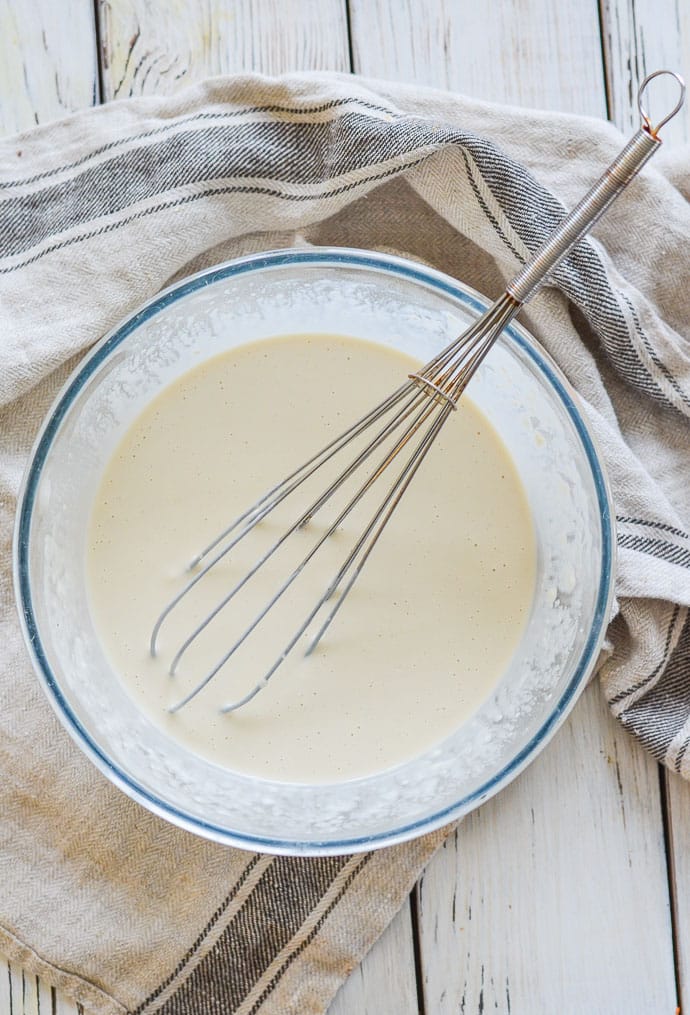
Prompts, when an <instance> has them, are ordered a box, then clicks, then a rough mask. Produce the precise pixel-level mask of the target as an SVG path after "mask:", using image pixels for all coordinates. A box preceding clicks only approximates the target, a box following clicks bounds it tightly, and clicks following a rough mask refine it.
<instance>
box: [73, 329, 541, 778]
mask: <svg viewBox="0 0 690 1015" xmlns="http://www.w3.org/2000/svg"><path fill="white" fill-rule="evenodd" d="M418 366H419V364H417V363H416V362H415V361H413V360H410V359H409V358H408V357H407V356H405V355H403V354H401V353H398V352H396V351H394V350H391V349H388V348H384V347H382V346H378V345H373V344H371V343H368V342H364V341H360V340H357V339H349V338H345V337H341V336H332V335H324V336H321V335H309V336H299V335H295V336H287V337H280V338H275V339H269V340H265V341H261V342H256V343H252V344H251V345H246V346H242V347H240V348H238V349H235V350H231V351H229V352H227V353H224V354H223V355H221V356H219V357H216V358H215V359H213V360H210V361H208V362H206V363H204V364H202V365H201V366H199V367H197V368H196V369H193V370H191V371H190V372H189V373H187V374H186V375H184V376H183V377H182V378H181V379H179V380H178V381H177V382H175V383H174V384H173V385H171V386H170V387H169V388H167V389H166V390H165V391H163V392H162V393H161V394H160V395H159V397H158V398H156V399H155V400H154V401H153V402H152V403H151V404H150V405H149V406H148V407H147V409H146V410H145V411H144V412H143V413H142V415H141V416H140V417H139V418H138V419H137V420H136V421H135V423H134V424H133V426H132V427H131V428H130V430H129V431H128V432H127V434H126V435H125V437H124V439H123V441H122V442H121V444H120V446H119V447H118V449H117V451H116V453H115V454H114V456H113V458H112V459H111V461H110V463H109V464H108V466H107V468H106V471H105V474H104V477H103V480H102V482H101V485H100V488H99V491H98V493H97V497H96V500H95V504H94V508H93V514H92V521H91V527H90V531H89V534H88V544H89V545H88V553H87V569H88V581H89V590H90V599H91V606H92V611H93V615H94V620H95V623H96V628H97V630H98V632H99V634H100V637H101V640H102V643H103V645H104V648H105V651H106V653H107V655H108V657H109V659H110V660H111V663H112V666H113V669H114V671H115V672H116V674H117V675H118V677H119V679H121V680H122V681H123V682H124V684H125V685H126V687H127V689H128V691H129V693H130V694H131V696H132V697H133V698H134V699H135V700H136V702H137V703H138V705H139V707H140V708H141V709H142V710H143V711H144V712H146V713H147V714H148V715H149V716H150V718H151V719H152V721H153V722H154V723H156V724H157V725H159V726H160V727H162V728H163V729H164V730H165V731H166V732H167V733H168V734H169V735H170V736H171V737H173V738H175V739H177V740H178V741H180V742H182V743H183V744H185V745H187V746H188V747H189V748H190V749H191V750H193V751H195V752H197V753H198V754H200V755H203V756H204V757H206V758H208V759H210V760H212V761H214V762H216V763H218V764H219V765H223V766H226V767H229V768H232V769H234V770H236V771H240V772H246V773H249V774H253V775H258V776H262V777H265V778H270V779H277V780H285V781H298V782H324V781H332V780H341V779H347V778H353V777H357V776H362V775H367V774H370V773H371V772H374V771H378V770H380V769H383V768H387V767H389V766H392V765H395V764H398V763H400V762H402V761H405V760H407V759H409V758H410V757H412V756H414V755H416V754H419V753H420V752H422V751H424V750H425V749H427V748H428V747H430V746H431V745H433V744H434V743H437V742H439V741H441V740H442V739H443V738H445V737H446V736H447V735H448V734H449V733H451V732H452V731H453V730H454V729H456V728H457V727H458V726H459V725H460V724H461V723H462V722H463V721H464V720H465V719H467V718H468V717H469V716H470V715H471V714H472V713H473V712H474V711H475V710H476V709H477V708H478V707H479V705H480V704H481V703H482V701H483V700H484V699H485V698H486V697H487V696H488V694H489V693H490V692H491V690H492V688H493V687H494V686H495V684H496V682H497V681H498V680H499V678H500V677H501V675H502V673H503V672H504V670H505V668H506V665H507V663H508V661H509V659H510V656H511V654H512V653H513V651H514V649H515V648H516V646H517V644H518V641H519V638H520V635H521V633H522V630H523V628H524V625H525V623H526V620H527V617H528V614H529V610H530V606H531V602H532V596H533V589H534V577H535V542H534V534H533V528H532V520H531V516H530V511H529V507H528V505H527V502H526V499H525V495H524V492H523V489H522V485H521V482H520V480H519V478H518V476H517V473H516V471H515V469H514V467H513V465H512V462H511V460H510V458H509V456H508V453H507V451H506V449H505V447H504V446H503V444H502V442H501V440H500V438H499V437H498V435H497V434H496V433H495V431H494V430H493V428H492V427H491V425H490V424H489V423H488V421H487V420H486V418H485V417H484V416H483V415H482V414H481V413H480V412H479V410H478V409H477V408H476V407H475V406H474V404H473V403H472V401H471V400H470V399H469V398H467V396H465V397H464V399H463V400H462V401H461V404H460V406H459V410H458V412H456V413H453V414H452V416H451V418H450V419H449V421H448V423H447V424H446V426H445V428H444V430H443V431H442V433H441V436H440V437H439V438H438V440H437V442H436V444H435V445H434V447H433V448H432V450H431V452H430V454H429V455H428V456H427V459H426V461H425V462H424V464H423V465H422V467H421V469H420V471H419V472H418V474H417V476H416V477H415V479H414V481H413V483H412V484H411V486H410V487H409V489H408V490H407V492H406V494H405V496H404V498H403V500H402V501H401V503H400V504H399V506H398V508H397V509H396V512H395V514H394V516H393V519H392V521H391V523H390V524H389V526H388V528H387V530H386V531H385V533H384V535H383V536H382V538H381V539H380V540H379V542H378V544H377V546H376V548H375V550H374V552H373V553H372V555H371V557H370V559H369V561H368V563H367V565H366V568H365V569H364V571H363V573H362V575H361V576H360V578H359V580H358V581H357V583H356V584H355V586H354V589H353V591H352V592H351V593H350V595H349V597H348V600H347V602H346V603H345V605H344V606H343V609H342V610H341V611H340V613H339V614H338V616H337V618H336V620H335V621H334V623H333V625H332V626H331V628H329V631H328V633H327V634H326V636H325V637H324V639H323V641H322V642H321V643H320V645H319V646H318V648H317V649H316V651H315V652H314V653H313V654H312V655H310V656H309V657H306V658H305V657H304V648H305V647H306V644H307V643H308V642H307V641H304V642H302V643H300V644H298V645H297V646H296V648H295V650H294V651H293V653H292V654H291V655H290V656H289V657H288V659H287V660H286V662H285V663H284V664H283V666H282V667H281V668H280V669H279V670H278V671H277V672H276V674H275V676H274V677H273V678H272V680H271V681H270V683H269V684H268V685H267V686H266V687H265V688H264V690H262V691H261V693H260V694H259V695H258V696H257V697H256V698H255V699H254V700H253V701H252V702H250V703H249V704H248V705H246V706H245V707H244V708H243V709H241V710H240V711H238V712H235V713H231V714H228V715H222V714H219V707H220V706H222V705H224V704H227V703H228V702H230V701H233V700H235V699H237V698H238V697H240V696H242V695H243V694H244V693H245V692H247V691H248V690H250V688H251V687H252V686H253V685H254V684H255V683H256V681H257V680H258V679H260V678H261V676H262V675H263V673H264V672H265V671H266V670H267V669H268V667H269V666H270V665H271V663H273V662H274V660H275V659H276V657H277V656H278V655H279V654H280V651H281V649H282V648H283V647H284V645H285V644H286V643H287V642H288V641H289V639H290V637H291V635H292V633H293V631H294V630H295V629H296V627H297V626H298V625H299V623H300V622H301V621H302V619H303V618H304V617H305V616H306V615H307V613H308V612H309V611H310V609H311V607H312V605H313V603H314V602H315V601H316V599H317V598H318V596H319V595H320V594H321V593H322V591H323V589H324V587H325V586H326V584H327V583H328V581H329V580H330V578H331V577H332V576H333V575H334V574H335V572H336V571H337V569H338V567H339V566H340V563H341V562H342V560H343V559H344V557H345V556H346V554H347V553H348V551H349V549H350V547H351V545H352V541H353V538H354V537H355V535H356V534H359V532H360V531H361V528H362V526H363V525H364V523H365V521H366V519H367V518H368V517H370V515H371V513H372V510H373V507H374V502H373V501H370V502H368V503H367V504H365V505H363V511H362V512H359V513H355V514H354V515H353V516H351V517H350V518H348V520H347V521H346V523H345V524H344V526H343V528H342V530H339V531H338V532H337V533H336V534H335V535H334V536H333V537H331V538H330V539H329V540H328V541H327V544H326V545H325V546H324V548H323V549H322V550H321V551H319V553H318V554H317V556H316V558H315V560H314V564H313V565H310V567H308V568H306V569H305V572H304V573H303V575H301V577H300V580H299V583H296V586H295V588H294V594H293V595H288V596H285V597H284V598H283V600H281V603H280V604H279V607H278V608H276V609H275V610H273V611H271V614H270V620H268V621H267V622H265V623H262V624H261V626H260V627H258V628H257V630H256V631H255V632H254V634H253V635H252V636H251V637H250V638H249V639H248V640H247V641H246V642H245V644H244V645H243V646H242V648H241V649H240V650H239V651H238V653H237V654H236V656H235V657H233V659H232V660H231V661H230V662H229V663H228V664H227V665H226V666H225V667H224V668H223V669H222V670H221V671H220V672H219V674H218V675H217V676H216V677H215V678H214V679H213V681H211V683H210V684H209V685H208V686H207V687H206V688H205V690H204V691H202V692H201V693H200V694H199V695H198V696H197V697H196V698H195V699H194V700H193V701H191V702H190V703H189V704H188V705H186V706H185V707H184V708H182V709H181V710H180V711H179V712H177V713H175V714H170V713H169V712H168V708H169V707H170V706H171V705H174V704H175V703H176V702H178V701H179V700H180V699H181V698H182V697H183V696H184V695H185V693H186V692H187V691H188V690H190V689H191V688H192V687H193V686H194V685H195V684H196V683H197V682H198V681H199V680H200V679H201V678H202V677H203V675H204V674H205V673H206V672H207V671H208V670H209V669H210V668H211V666H212V665H213V664H214V663H215V662H216V661H217V660H218V659H219V658H220V657H221V656H222V655H224V653H225V652H226V651H227V649H228V648H229V647H230V645H231V644H232V643H233V642H234V641H235V640H236V638H237V637H238V636H239V634H240V633H241V632H242V630H243V628H244V627H245V626H246V624H247V623H249V621H250V620H251V619H252V618H253V617H254V616H255V615H256V614H257V613H258V612H259V610H260V609H261V608H262V606H263V605H264V604H265V602H266V601H267V599H268V598H269V597H270V595H272V591H273V590H274V589H275V588H276V587H277V586H278V584H279V583H280V582H282V580H283V579H284V578H285V576H286V575H287V574H288V573H289V570H290V569H291V568H292V567H294V565H295V564H296V563H297V561H298V560H299V559H300V557H302V556H304V554H305V553H306V552H307V551H308V549H309V547H310V546H311V545H312V541H313V539H314V538H315V536H318V534H319V533H320V532H323V530H324V527H325V526H326V525H327V523H328V520H329V518H332V517H333V514H332V512H331V513H330V514H329V513H328V512H324V516H323V517H322V516H321V515H317V516H316V518H315V519H314V520H313V521H312V522H311V523H310V524H309V525H308V526H307V527H306V528H305V529H304V530H302V531H300V532H298V533H297V534H296V535H295V536H294V537H291V539H290V540H289V541H288V542H287V543H286V544H285V546H284V547H283V548H282V550H281V552H280V553H279V554H277V555H276V558H275V559H272V560H271V561H270V562H269V564H267V565H266V567H265V568H264V569H262V571H261V572H260V573H259V574H258V575H257V576H256V577H255V578H254V579H253V580H252V581H251V582H250V583H249V584H248V586H247V587H246V589H245V590H243V593H242V594H241V595H240V596H238V597H237V598H236V599H235V600H233V602H232V603H231V604H230V605H229V606H228V607H227V608H226V609H225V610H223V611H222V612H221V613H220V614H219V615H218V616H217V617H216V618H215V620H214V621H213V622H212V624H211V625H210V626H209V628H208V629H207V630H206V631H205V632H204V633H203V635H202V636H200V637H199V638H198V639H197V640H196V641H195V642H194V644H193V645H192V646H191V648H190V649H189V651H188V652H187V653H186V654H185V656H184V657H183V659H182V661H181V663H180V666H179V671H178V673H177V674H176V676H175V677H170V676H169V674H168V667H169V665H170V662H171V659H172V656H173V655H174V653H175V652H176V651H177V649H178V648H179V646H180V645H181V644H182V642H183V640H184V639H185V637H186V636H187V634H189V633H190V632H191V631H192V630H193V629H194V627H195V624H196V623H197V622H198V620H199V619H200V618H201V617H203V616H204V615H205V614H206V613H207V612H208V611H209V610H211V609H212V608H213V607H214V606H215V605H216V604H217V603H218V602H219V600H220V599H222V598H223V596H224V595H225V594H226V593H227V592H228V590H229V589H230V588H231V587H232V585H233V584H234V583H235V582H236V581H237V580H238V578H239V577H241V575H242V574H243V573H245V572H246V570H248V568H249V567H250V565H251V564H252V563H253V562H254V561H255V560H256V559H257V557H258V556H260V554H261V552H262V551H263V550H264V549H265V548H267V547H268V545H269V544H270V542H271V541H272V540H273V539H275V538H276V537H277V535H279V534H280V533H281V532H282V531H284V529H285V527H286V526H287V525H288V524H289V523H290V521H292V520H294V519H295V518H296V517H297V516H298V514H299V512H300V510H303V509H304V507H305V506H306V505H307V503H309V499H311V498H313V496H314V495H315V494H316V492H317V491H319V490H321V489H323V487H324V486H325V485H326V483H327V481H328V478H327V477H326V476H324V474H323V473H322V474H320V475H319V476H318V477H317V481H316V484H315V485H313V484H312V485H311V486H309V485H308V484H307V488H306V489H305V490H304V491H303V492H302V493H301V494H300V495H299V496H293V497H292V498H289V499H288V500H287V501H286V502H285V504H284V505H282V506H281V508H280V509H279V511H277V512H276V514H275V516H272V517H271V520H270V521H266V522H264V523H262V524H261V525H260V526H259V527H258V528H257V531H256V534H255V536H252V537H250V538H249V539H247V540H245V541H244V542H243V543H242V544H240V546H238V547H237V549H236V550H235V551H233V553H232V554H231V555H230V557H229V559H228V560H224V561H223V562H222V564H219V565H218V566H217V567H216V568H215V569H214V570H213V571H212V572H211V573H210V574H209V575H208V576H206V577H205V578H204V580H203V581H201V582H200V583H199V585H198V586H197V588H196V589H195V590H194V592H193V593H192V594H190V595H189V596H188V597H186V598H185V599H184V600H183V601H182V602H181V603H180V605H179V606H178V607H177V608H176V609H175V610H174V611H173V613H172V614H171V615H170V617H169V618H168V619H167V620H166V622H165V624H164V625H163V627H162V629H161V634H160V651H159V654H158V656H157V658H155V659H152V658H151V657H150V655H149V651H148V644H149V638H150V634H151V629H152V627H153V624H154V622H155V620H156V617H157V615H158V614H159V613H160V611H161V609H162V608H163V606H164V605H165V603H166V602H167V601H168V600H169V599H170V598H171V597H172V596H174V595H175V593H176V592H177V591H179V589H180V588H181V587H182V585H183V584H184V582H185V581H186V580H187V579H188V578H189V573H188V572H186V571H185V569H186V567H187V565H188V563H189V561H190V560H191V559H193V558H194V557H195V555H196V554H197V553H198V552H199V551H200V550H201V549H202V548H203V547H204V546H205V545H206V544H207V543H208V542H209V541H210V540H211V539H212V538H213V537H214V536H215V535H216V534H217V533H218V532H220V531H221V530H222V529H223V528H225V527H226V525H227V524H228V523H229V522H230V521H232V520H233V518H234V517H235V516H236V515H238V514H239V513H240V512H241V511H243V510H244V509H245V508H247V507H248V506H249V505H250V504H251V503H252V502H253V501H254V500H255V499H256V498H257V497H258V496H260V495H261V494H262V493H264V492H265V490H266V489H267V488H268V487H269V486H272V485H273V484H274V483H275V482H277V481H278V480H279V479H281V478H282V477H283V476H284V475H285V474H286V473H288V472H290V471H291V470H292V469H293V468H295V467H296V466H298V465H300V464H301V463H302V462H303V461H304V460H305V459H306V458H308V457H310V456H311V455H312V454H313V453H314V452H315V451H317V450H318V449H319V448H320V447H322V446H323V445H324V444H325V443H326V442H327V440H328V439H330V438H333V437H335V436H336V435H337V434H338V433H340V432H341V431H342V430H343V429H345V427H346V426H348V425H349V424H350V423H351V422H353V421H354V420H355V419H356V418H358V417H359V416H361V415H362V414H363V413H364V412H366V411H367V410H368V409H369V408H370V407H371V406H372V405H374V404H375V403H376V402H378V401H380V399H381V398H382V397H384V396H385V395H387V394H388V393H389V392H390V391H391V390H393V389H394V388H395V387H397V386H398V385H399V384H400V383H401V379H403V378H404V377H405V376H406V374H407V373H408V372H409V371H410V370H414V369H417V368H418ZM340 461H341V466H342V464H343V463H344V459H340ZM391 478H392V475H391ZM382 484H383V485H380V484H377V485H376V488H375V490H376V493H377V494H378V498H379V499H380V497H381V496H382V495H383V493H384V492H385V489H386V488H387V482H386V478H384V479H383V481H382ZM348 489H349V492H350V493H352V492H353V490H354V487H352V486H351V487H349V488H348ZM310 495H311V498H310ZM342 503H343V501H342V499H341V500H340V501H338V502H337V504H336V506H335V507H336V508H337V506H339V505H342ZM367 508H368V510H367Z"/></svg>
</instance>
